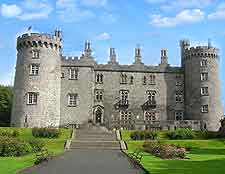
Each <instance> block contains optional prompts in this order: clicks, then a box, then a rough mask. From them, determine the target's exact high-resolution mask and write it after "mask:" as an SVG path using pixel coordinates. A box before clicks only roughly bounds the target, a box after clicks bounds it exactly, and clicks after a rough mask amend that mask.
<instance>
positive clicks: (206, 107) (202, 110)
mask: <svg viewBox="0 0 225 174" xmlns="http://www.w3.org/2000/svg"><path fill="white" fill-rule="evenodd" d="M201 112H202V113H208V112H209V106H208V105H202V107H201Z"/></svg>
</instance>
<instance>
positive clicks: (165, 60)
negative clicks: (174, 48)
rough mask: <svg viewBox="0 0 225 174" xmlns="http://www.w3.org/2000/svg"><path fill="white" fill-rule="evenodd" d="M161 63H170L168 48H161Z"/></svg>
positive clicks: (165, 64)
mask: <svg viewBox="0 0 225 174" xmlns="http://www.w3.org/2000/svg"><path fill="white" fill-rule="evenodd" d="M160 64H161V65H164V66H167V65H168V56H167V50H166V49H161V63H160Z"/></svg>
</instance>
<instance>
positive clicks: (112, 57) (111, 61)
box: [108, 48, 118, 64]
mask: <svg viewBox="0 0 225 174" xmlns="http://www.w3.org/2000/svg"><path fill="white" fill-rule="evenodd" d="M108 64H118V62H117V61H116V51H115V48H110V49H109V61H108Z"/></svg>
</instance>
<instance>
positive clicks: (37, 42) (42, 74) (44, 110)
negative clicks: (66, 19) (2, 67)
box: [11, 31, 62, 127]
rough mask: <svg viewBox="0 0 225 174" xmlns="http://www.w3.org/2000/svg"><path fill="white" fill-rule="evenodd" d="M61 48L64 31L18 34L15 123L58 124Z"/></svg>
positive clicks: (25, 125) (13, 117)
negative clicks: (49, 33)
mask: <svg viewBox="0 0 225 174" xmlns="http://www.w3.org/2000/svg"><path fill="white" fill-rule="evenodd" d="M61 49H62V38H61V31H56V32H55V35H54V36H50V35H47V34H40V33H30V34H23V35H22V36H19V37H18V38H17V64H16V76H15V82H14V99H13V108H12V117H11V125H12V126H16V127H58V126H59V121H60V88H61V62H60V59H61V56H60V55H61Z"/></svg>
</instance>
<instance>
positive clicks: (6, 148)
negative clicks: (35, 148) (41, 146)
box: [0, 136, 32, 157]
mask: <svg viewBox="0 0 225 174" xmlns="http://www.w3.org/2000/svg"><path fill="white" fill-rule="evenodd" d="M31 151H32V149H31V146H30V144H29V143H28V142H25V141H23V140H20V139H18V138H12V137H7V136H4V137H0V156H3V157H8V156H22V155H25V154H27V153H29V152H31Z"/></svg>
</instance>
